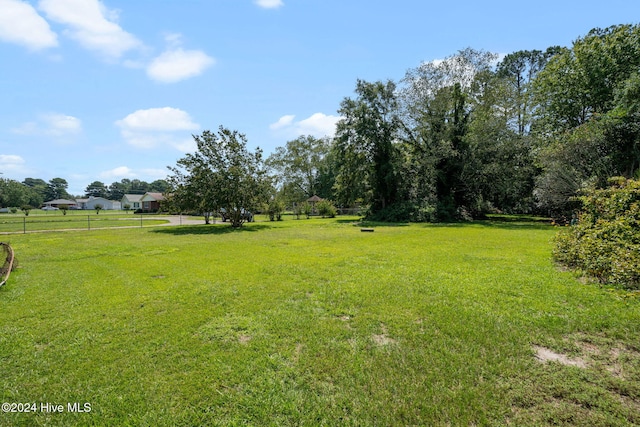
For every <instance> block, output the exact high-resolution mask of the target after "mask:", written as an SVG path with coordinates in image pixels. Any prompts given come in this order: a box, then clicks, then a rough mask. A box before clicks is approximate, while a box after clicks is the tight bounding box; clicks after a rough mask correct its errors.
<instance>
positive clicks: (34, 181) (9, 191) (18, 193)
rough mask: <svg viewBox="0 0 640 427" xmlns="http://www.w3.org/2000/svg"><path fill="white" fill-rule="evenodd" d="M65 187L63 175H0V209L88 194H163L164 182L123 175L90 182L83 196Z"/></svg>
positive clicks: (108, 196)
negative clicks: (18, 178) (118, 178)
mask: <svg viewBox="0 0 640 427" xmlns="http://www.w3.org/2000/svg"><path fill="white" fill-rule="evenodd" d="M68 188H69V184H68V182H67V180H65V179H64V178H53V179H51V180H49V181H45V180H43V179H40V178H25V179H24V181H22V182H19V181H16V180H12V179H6V178H0V208H2V207H16V208H23V207H29V208H38V207H40V206H42V205H43V204H44V203H45V202H47V201H50V200H56V199H76V198H82V197H86V198H88V197H91V196H93V197H103V198H105V199H109V200H121V199H122V196H124V195H125V194H144V193H146V192H159V193H163V192H165V191H166V190H167V188H168V184H167V181H165V180H163V179H160V180H156V181H153V182H151V183H148V182H146V181H141V180H139V179H126V178H125V179H122V180H121V181H117V182H113V183H112V184H111V185H106V184H104V183H102V182H100V181H94V182H92V183H91V184H89V185H88V186H87V187H86V189H85V193H84V195H71V194H69V192H68Z"/></svg>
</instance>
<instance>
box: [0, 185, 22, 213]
mask: <svg viewBox="0 0 640 427" xmlns="http://www.w3.org/2000/svg"><path fill="white" fill-rule="evenodd" d="M28 192H29V188H28V187H27V186H25V185H24V184H21V183H19V182H18V181H15V180H13V179H6V178H0V207H2V208H6V207H22V206H24V205H28V204H29V196H28Z"/></svg>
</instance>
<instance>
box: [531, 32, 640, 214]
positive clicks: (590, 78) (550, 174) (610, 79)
mask: <svg viewBox="0 0 640 427" xmlns="http://www.w3.org/2000/svg"><path fill="white" fill-rule="evenodd" d="M639 68H640V27H639V26H631V25H620V26H614V27H609V28H607V29H604V30H602V29H594V30H592V31H591V32H589V34H587V36H585V37H583V38H579V39H578V40H576V41H575V42H574V43H573V46H572V47H571V48H566V49H563V50H562V51H561V52H560V53H558V54H557V55H555V56H554V57H553V58H551V60H550V61H549V63H548V64H547V66H546V67H545V69H544V70H542V71H541V72H540V73H539V74H538V76H537V78H536V79H535V82H534V87H535V88H536V99H537V100H538V103H539V104H540V108H539V110H538V115H539V117H538V121H537V122H538V124H539V125H538V126H537V127H538V130H537V132H538V133H539V134H540V135H541V138H542V140H543V141H544V143H543V144H542V146H541V148H540V149H539V153H540V154H539V156H538V159H539V163H540V165H541V167H542V168H543V172H542V174H541V176H540V177H539V178H538V180H537V185H536V189H535V193H536V195H537V197H538V199H539V201H540V204H541V207H543V208H545V209H547V210H549V211H550V212H551V213H552V214H555V215H565V216H567V215H570V210H571V209H572V203H571V201H570V199H571V197H573V196H575V195H576V194H577V193H578V191H580V190H581V189H584V188H588V187H590V186H593V185H595V186H600V187H602V186H605V185H606V181H607V178H609V177H611V176H616V175H622V176H625V177H631V176H633V175H634V174H635V173H636V171H637V170H638V164H639V163H640V150H639V146H638V141H639V140H640V138H639V136H640V132H639V131H640V116H639V115H638V114H637V105H638V104H637V103H638V101H637V98H636V95H637V94H638V93H639V91H638V88H639V87H640V84H639V81H638V77H637V76H638V69H639Z"/></svg>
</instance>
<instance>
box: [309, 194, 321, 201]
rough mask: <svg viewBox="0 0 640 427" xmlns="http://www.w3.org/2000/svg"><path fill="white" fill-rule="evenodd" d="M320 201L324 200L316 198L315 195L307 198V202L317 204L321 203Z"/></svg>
mask: <svg viewBox="0 0 640 427" xmlns="http://www.w3.org/2000/svg"><path fill="white" fill-rule="evenodd" d="M321 200H324V199H322V198H320V197H318V196H316V195H315V194H314V195H313V196H311V197H309V198H308V199H307V202H319V201H321Z"/></svg>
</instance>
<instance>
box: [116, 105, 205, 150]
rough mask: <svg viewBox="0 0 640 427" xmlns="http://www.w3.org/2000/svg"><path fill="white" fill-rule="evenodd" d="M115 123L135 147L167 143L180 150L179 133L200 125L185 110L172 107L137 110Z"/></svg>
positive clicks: (152, 146) (181, 140)
mask: <svg viewBox="0 0 640 427" xmlns="http://www.w3.org/2000/svg"><path fill="white" fill-rule="evenodd" d="M115 124H116V125H117V126H118V127H119V128H120V132H121V134H122V137H123V138H124V139H125V140H126V141H127V142H128V143H129V144H131V145H133V146H135V147H138V148H154V147H157V146H159V145H169V146H172V147H174V148H176V149H179V150H181V151H182V149H181V148H180V147H182V146H184V137H182V138H180V136H179V135H182V134H183V133H184V132H183V131H188V130H195V129H198V128H199V127H200V125H199V124H197V123H195V122H194V121H193V120H192V119H191V117H190V116H189V114H188V113H187V112H186V111H183V110H180V109H178V108H172V107H164V108H149V109H147V110H138V111H135V112H133V113H131V114H129V115H128V116H127V117H125V118H124V119H122V120H118V121H117V122H116V123H115Z"/></svg>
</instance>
